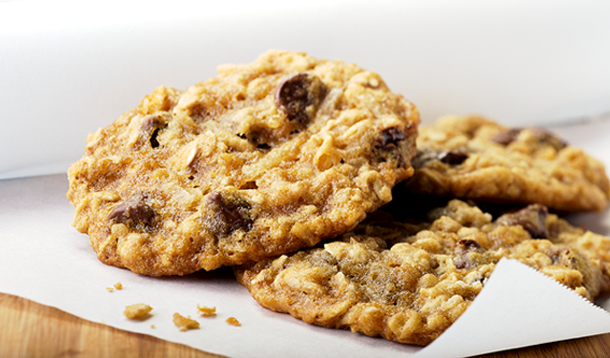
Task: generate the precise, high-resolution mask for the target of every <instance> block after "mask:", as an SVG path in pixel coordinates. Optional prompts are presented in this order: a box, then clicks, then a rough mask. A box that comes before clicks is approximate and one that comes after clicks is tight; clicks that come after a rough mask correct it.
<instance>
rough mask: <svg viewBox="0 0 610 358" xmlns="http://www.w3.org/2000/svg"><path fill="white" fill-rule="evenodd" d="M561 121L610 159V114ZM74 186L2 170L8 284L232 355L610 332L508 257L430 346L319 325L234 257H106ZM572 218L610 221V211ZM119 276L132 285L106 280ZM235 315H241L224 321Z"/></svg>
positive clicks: (443, 352)
mask: <svg viewBox="0 0 610 358" xmlns="http://www.w3.org/2000/svg"><path fill="white" fill-rule="evenodd" d="M556 130H557V131H558V132H561V133H562V134H563V135H564V137H565V138H567V139H568V141H570V142H571V143H573V144H578V145H581V146H583V147H585V149H587V150H590V151H591V152H592V153H595V154H600V155H601V156H598V157H600V158H602V159H604V161H605V162H606V163H608V162H609V159H610V155H609V153H610V151H609V148H610V145H609V144H608V143H606V142H605V141H604V136H603V135H602V134H601V133H610V122H608V121H598V122H595V123H589V124H586V125H582V126H580V125H579V126H571V127H563V128H556ZM67 188H68V184H67V179H66V176H65V175H54V176H42V177H33V178H26V179H10V180H2V181H0V255H1V256H0V292H5V293H10V294H13V295H18V296H22V297H25V298H28V299H31V300H34V301H36V302H40V303H43V304H46V305H50V306H54V307H57V308H59V309H62V310H64V311H66V312H69V313H71V314H74V315H76V316H79V317H82V318H84V319H87V320H91V321H94V322H100V323H105V324H108V325H110V326H113V327H117V328H120V329H124V330H129V331H133V332H139V333H144V334H149V335H154V336H156V337H159V338H162V339H166V340H169V341H174V342H179V343H183V344H186V345H189V346H192V347H195V348H199V349H202V350H205V351H207V352H212V353H218V354H223V355H227V356H230V357H276V356H290V357H320V356H330V355H337V354H340V355H341V356H350V357H371V356H383V357H399V356H400V357H406V356H409V355H411V354H417V356H421V357H463V356H469V355H475V354H481V353H485V352H492V351H497V350H503V349H510V348H516V347H522V346H527V345H532V344H540V343H546V342H552V341H556V340H564V339H569V338H575V337H582V336H587V335H592V334H597V333H604V332H610V314H608V313H607V311H605V310H602V309H600V308H599V307H597V306H593V305H592V304H591V303H589V302H588V301H586V300H584V299H582V298H581V297H580V296H578V295H576V294H574V293H573V292H572V291H569V290H568V289H566V288H564V287H563V286H560V285H559V284H557V283H556V282H555V281H553V280H552V279H550V278H548V277H546V276H544V275H542V274H540V273H538V272H536V271H534V270H532V269H530V268H528V267H526V266H523V265H521V264H519V263H517V262H514V261H508V260H506V261H503V262H501V263H500V264H499V265H498V267H497V268H496V270H495V271H494V273H493V275H492V277H491V279H490V280H489V281H488V283H487V284H486V286H485V288H484V289H483V291H482V292H481V294H480V295H479V297H477V299H476V300H475V302H474V303H473V305H472V306H471V307H470V308H469V309H468V310H467V311H466V313H465V314H464V315H463V316H462V317H461V318H460V319H459V320H458V321H457V322H456V323H455V324H454V325H453V326H452V327H451V328H450V329H449V330H448V331H447V332H445V334H443V335H442V336H441V337H440V338H439V339H437V340H436V341H435V342H434V343H433V344H431V345H430V346H429V347H427V348H425V349H423V350H422V349H420V348H418V347H413V346H408V345H401V344H396V343H392V342H389V341H386V340H384V339H379V338H370V337H366V336H364V335H361V334H354V333H351V332H349V331H340V330H332V329H326V328H321V327H316V326H311V325H308V324H305V323H303V322H301V321H299V320H297V319H294V318H292V317H291V316H289V315H286V314H279V313H274V312H271V311H269V310H266V309H264V308H262V307H260V306H259V305H258V304H257V303H256V302H255V301H254V300H253V299H252V298H251V297H250V295H249V293H248V292H247V290H246V289H245V288H243V287H241V286H240V285H239V284H238V283H237V282H236V281H235V280H234V278H233V276H232V273H231V271H230V270H228V269H221V270H218V271H213V272H199V273H196V274H194V275H190V276H186V277H164V278H152V277H146V276H139V275H136V274H133V273H132V272H130V271H128V270H124V269H118V268H115V267H110V266H105V265H103V264H101V263H100V262H99V261H98V260H97V258H96V257H95V254H94V252H93V250H92V249H91V247H90V246H89V242H88V237H87V236H86V235H83V234H80V233H78V232H77V231H76V230H75V229H74V228H72V227H71V225H70V224H71V221H72V215H73V208H72V206H71V205H70V204H69V202H68V201H67V199H66V198H65V193H66V191H67ZM570 219H571V220H572V221H573V222H574V223H576V224H579V225H582V224H591V225H590V226H594V227H595V228H596V229H599V230H598V232H600V233H602V234H606V235H608V234H609V233H610V232H609V231H608V227H609V224H610V215H609V212H608V211H605V212H603V213H600V214H581V215H578V216H574V217H571V218H570ZM117 282H121V283H122V284H123V287H124V288H123V289H122V290H115V291H114V292H108V291H107V290H106V287H112V285H114V284H115V283H117ZM605 301H606V300H605V299H601V300H599V302H598V303H600V304H602V305H604V304H607V302H605ZM134 303H147V304H149V305H151V306H152V307H153V311H152V312H151V313H152V315H151V317H150V318H149V319H147V320H145V321H142V322H139V321H130V320H127V319H126V318H125V317H124V316H123V310H124V309H125V306H127V305H130V304H134ZM197 304H201V305H206V306H215V307H216V308H217V313H218V314H217V316H216V317H212V318H201V317H198V315H197ZM174 312H178V313H180V314H182V315H184V316H187V315H190V316H191V317H193V318H196V319H197V320H198V321H199V322H200V324H201V328H200V329H197V330H192V331H188V332H180V331H178V329H177V328H176V327H175V326H174V324H173V323H172V315H173V313H174ZM228 317H235V318H237V319H238V320H239V321H240V322H241V323H242V326H241V327H234V326H231V325H229V324H227V323H225V320H226V319H227V318H228ZM151 325H154V326H155V327H156V328H151Z"/></svg>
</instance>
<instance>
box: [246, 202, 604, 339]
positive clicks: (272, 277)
mask: <svg viewBox="0 0 610 358" xmlns="http://www.w3.org/2000/svg"><path fill="white" fill-rule="evenodd" d="M377 216H378V217H379V215H377ZM602 248H603V249H602ZM609 253H610V238H608V237H604V236H601V235H596V234H593V233H590V232H586V231H584V230H583V229H579V228H575V227H573V226H571V225H570V224H568V223H567V222H566V221H565V220H563V219H559V218H558V217H557V216H556V215H553V214H548V211H547V208H546V207H544V206H542V205H537V204H535V205H531V206H528V207H526V208H524V209H522V210H520V211H517V212H514V213H510V214H505V215H502V216H500V217H499V218H497V219H496V220H495V221H494V220H492V216H491V215H490V214H488V213H484V212H482V211H481V210H480V209H479V208H478V207H472V206H470V205H468V204H466V203H465V202H462V201H459V200H452V201H450V202H449V203H448V204H447V205H446V206H445V207H441V208H437V209H434V210H432V211H430V212H429V213H428V221H426V222H418V223H414V222H411V221H405V222H395V221H392V220H388V218H377V219H375V218H369V219H367V220H365V221H364V222H362V223H360V224H359V225H358V226H357V227H356V228H355V229H354V230H353V231H351V232H349V233H346V234H344V235H342V236H340V237H338V238H337V239H335V240H334V241H329V242H328V241H327V242H325V244H324V245H323V246H322V245H319V246H318V247H316V248H312V249H307V250H301V251H299V252H296V253H293V254H289V255H282V256H279V257H278V258H275V259H266V260H263V261H260V262H257V263H250V264H247V265H244V266H238V267H235V268H234V272H235V275H236V277H237V279H238V281H239V282H240V283H241V284H242V285H244V286H245V287H247V288H248V290H249V291H250V293H251V294H252V296H253V297H254V299H255V300H256V301H257V302H258V303H259V304H261V305H262V306H264V307H266V308H269V309H271V310H273V311H277V312H284V313H289V314H291V315H292V316H294V317H297V318H299V319H302V320H303V321H305V322H308V323H311V324H315V325H320V326H325V327H330V328H339V329H350V330H351V331H352V332H360V333H363V334H366V335H369V336H382V337H384V338H386V339H388V340H392V341H396V342H400V343H408V344H416V345H427V344H429V343H430V342H432V341H433V340H434V339H435V338H436V337H438V336H439V335H440V334H442V333H443V332H444V331H445V330H446V329H447V328H448V327H449V326H450V325H451V324H452V323H453V322H455V320H456V319H457V318H458V317H459V316H460V315H461V314H462V313H464V311H465V310H466V309H467V308H468V306H469V305H470V304H471V303H472V302H473V300H474V299H475V297H476V296H477V295H478V293H479V292H480V291H481V289H482V288H483V286H484V285H485V282H486V280H487V279H488V278H489V276H490V275H491V273H492V271H493V270H494V267H495V265H496V264H497V262H498V261H499V260H500V259H501V258H503V257H506V258H512V259H516V260H519V261H521V262H522V263H524V264H526V265H528V266H531V267H533V268H535V269H537V270H539V271H541V272H542V273H544V274H546V275H548V276H550V277H552V278H554V279H555V280H557V281H558V282H560V283H562V284H563V285H565V286H566V287H568V288H570V289H572V290H574V291H575V292H576V293H578V294H580V295H582V296H583V297H586V298H588V299H592V298H594V297H595V296H597V295H598V294H599V293H600V292H606V291H608V290H610V280H609V278H610V275H609V272H610V271H609V270H608V267H609V264H610V256H609Z"/></svg>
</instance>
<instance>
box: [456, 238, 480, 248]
mask: <svg viewBox="0 0 610 358" xmlns="http://www.w3.org/2000/svg"><path fill="white" fill-rule="evenodd" d="M458 245H460V246H461V247H463V248H465V249H469V250H474V249H480V248H482V247H481V244H479V243H478V242H476V241H474V240H472V239H461V240H460V241H458Z"/></svg>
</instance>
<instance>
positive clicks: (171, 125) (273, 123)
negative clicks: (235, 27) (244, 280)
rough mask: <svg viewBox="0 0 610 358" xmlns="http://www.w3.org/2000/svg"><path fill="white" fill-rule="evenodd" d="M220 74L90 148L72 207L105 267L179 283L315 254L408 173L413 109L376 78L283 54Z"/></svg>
mask: <svg viewBox="0 0 610 358" xmlns="http://www.w3.org/2000/svg"><path fill="white" fill-rule="evenodd" d="M219 73H220V74H219V76H218V77H215V78H212V79H209V80H208V81H206V82H203V83H198V84H196V85H194V86H192V87H190V88H188V89H187V90H185V91H179V90H176V89H173V88H169V87H159V88H157V89H156V90H154V91H153V92H152V93H151V94H150V95H148V96H146V97H145V98H144V99H143V100H142V102H141V103H140V104H139V105H138V106H137V107H136V108H135V109H134V110H132V111H128V112H126V113H125V114H123V115H122V116H121V117H120V118H119V119H117V120H116V121H115V122H114V123H113V124H111V125H109V126H108V127H106V128H103V129H99V130H98V131H97V132H95V133H93V134H91V135H89V137H88V138H87V146H86V150H85V155H84V156H83V158H82V159H80V160H79V161H78V162H76V163H74V164H73V165H72V166H71V167H70V169H69V171H68V177H69V181H70V189H69V191H68V194H67V197H68V199H69V200H70V202H71V203H72V204H73V205H74V206H75V208H76V210H75V215H74V222H73V225H74V226H75V227H76V228H77V229H78V230H79V231H80V232H82V233H87V234H88V235H89V237H90V242H91V246H92V247H93V249H94V250H95V251H96V253H97V256H98V258H99V259H100V260H101V261H102V262H104V263H106V264H109V265H114V266H118V267H126V268H128V269H130V270H132V271H134V272H137V273H140V274H146V275H152V276H161V275H184V274H188V273H192V272H194V271H197V270H200V269H205V270H212V269H215V268H218V267H220V266H223V265H238V264H243V263H246V262H248V261H252V260H260V259H264V258H267V257H272V256H276V255H280V254H283V253H287V252H292V251H295V250H297V249H300V248H303V247H310V246H313V245H315V244H317V243H318V242H319V241H320V240H322V239H325V238H330V237H335V236H337V235H340V234H342V233H344V232H346V231H349V230H351V229H352V228H353V227H354V226H355V225H357V224H358V223H359V222H360V221H362V220H363V219H364V218H365V215H366V213H368V212H372V211H374V210H375V209H377V208H378V207H380V206H381V205H383V204H385V203H387V202H388V201H390V200H391V198H392V196H391V189H392V187H393V186H394V185H395V184H396V183H398V182H399V181H402V180H404V179H407V178H408V177H410V176H411V175H412V173H413V169H412V167H411V164H410V163H411V159H412V158H413V157H414V155H415V138H416V136H417V126H418V123H419V114H418V111H417V109H416V108H415V106H413V105H412V104H411V103H409V102H408V101H406V100H405V99H403V97H402V96H400V95H397V94H394V93H392V92H390V90H389V89H388V87H387V86H386V84H385V83H384V81H383V80H382V79H381V78H380V77H379V75H378V74H376V73H374V72H370V71H366V70H363V69H361V68H359V67H357V66H356V65H354V64H349V63H344V62H341V61H325V60H317V59H314V58H313V57H311V56H308V55H306V54H303V53H295V52H284V51H269V52H267V53H265V54H263V55H261V56H260V57H259V58H258V59H257V60H256V61H255V62H254V63H252V64H248V65H224V66H220V67H219Z"/></svg>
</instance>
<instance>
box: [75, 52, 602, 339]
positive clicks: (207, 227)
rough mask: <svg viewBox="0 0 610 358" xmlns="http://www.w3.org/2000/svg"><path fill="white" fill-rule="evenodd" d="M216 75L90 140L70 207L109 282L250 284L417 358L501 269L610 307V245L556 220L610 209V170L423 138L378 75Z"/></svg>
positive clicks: (474, 126) (504, 145)
mask: <svg viewBox="0 0 610 358" xmlns="http://www.w3.org/2000/svg"><path fill="white" fill-rule="evenodd" d="M219 73H220V75H219V76H218V77H216V78H213V79H210V80H208V81H206V82H203V83H199V84H196V85H194V86H192V87H190V88H189V89H187V90H186V91H178V90H176V89H173V88H167V87H159V88H157V89H156V90H155V91H153V93H152V94H150V95H148V96H146V97H145V98H144V100H142V102H141V103H140V104H139V105H138V107H137V108H135V109H134V110H132V111H129V112H126V113H125V114H123V115H122V116H121V117H120V118H119V119H117V120H116V121H115V122H114V123H113V124H112V125H110V126H108V127H106V128H103V129H99V130H98V131H97V132H96V133H93V134H91V135H90V136H89V137H88V138H87V146H86V151H85V155H84V156H83V158H82V159H81V160H79V161H78V162H76V163H74V164H73V165H72V166H71V167H70V169H69V172H68V176H69V180H70V189H69V191H68V195H67V196H68V199H69V200H70V201H71V202H72V204H73V205H74V206H75V208H76V210H75V217H74V226H75V227H76V228H77V229H78V230H79V231H80V232H83V233H87V234H88V235H89V237H90V242H91V245H92V247H93V249H94V250H95V251H96V253H97V256H98V258H99V259H100V260H101V261H102V262H104V263H106V264H109V265H114V266H118V267H125V268H128V269H130V270H132V271H134V272H136V273H140V274H145V275H151V276H161V275H185V274H189V273H192V272H195V271H197V270H200V269H204V270H212V269H215V268H218V267H220V266H234V267H235V274H236V277H237V279H238V280H239V282H240V283H242V284H243V285H244V286H246V287H247V288H248V289H249V290H250V292H251V293H252V295H253V297H254V298H255V299H256V300H257V301H258V302H259V303H260V304H261V305H263V306H265V307H267V308H270V309H272V310H275V311H278V312H287V313H290V314H291V315H293V316H295V317H298V318H300V319H303V320H304V321H306V322H309V323H313V324H317V325H322V326H327V327H334V328H349V329H351V330H352V331H355V332H362V333H364V334H367V335H371V336H378V335H380V336H383V337H385V338H387V339H390V340H394V341H397V342H402V343H410V344H418V345H425V344H428V343H429V342H431V341H432V340H434V338H436V337H437V336H438V335H440V334H441V333H442V332H443V331H444V330H445V329H446V328H447V327H449V325H451V323H452V322H454V321H455V319H457V317H459V315H460V314H461V313H462V312H464V311H465V310H466V308H467V307H468V306H469V305H470V303H471V302H472V301H473V300H474V298H475V297H476V295H477V294H478V292H480V290H481V288H482V287H483V285H484V284H485V281H486V280H487V278H488V277H489V275H490V274H491V272H492V271H493V268H494V266H495V264H496V263H497V262H498V261H499V260H500V259H501V258H502V257H509V258H515V259H518V260H520V261H521V262H523V263H525V264H527V265H529V266H532V267H534V268H536V269H538V270H540V271H542V272H544V273H546V274H547V275H550V276H551V277H553V278H555V279H556V280H558V281H559V282H561V283H563V284H565V285H566V286H568V287H569V288H571V289H573V290H575V291H576V292H577V293H579V294H581V295H583V296H584V297H587V298H589V299H591V298H593V297H595V296H596V295H598V294H599V293H600V292H604V291H607V290H609V289H610V256H609V252H610V251H609V249H610V239H609V238H607V237H603V236H600V235H596V234H593V233H590V232H586V231H585V230H583V229H580V228H575V227H572V226H571V225H570V224H568V223H567V221H565V220H563V219H560V218H559V217H558V216H557V215H555V214H549V212H548V210H549V209H550V210H553V211H558V212H561V213H566V212H576V211H584V210H601V209H603V208H604V207H605V206H606V204H607V202H608V198H609V197H610V189H609V187H610V186H609V184H608V178H607V177H606V174H605V169H604V167H603V165H602V164H601V163H600V162H598V161H596V160H594V159H592V158H590V157H589V156H588V155H586V154H585V153H583V152H582V151H581V150H579V149H577V148H574V147H571V146H569V145H567V144H566V143H565V142H563V141H562V140H561V139H559V138H557V137H555V136H554V135H552V134H550V133H548V132H546V131H543V130H541V129H537V128H524V129H508V128H504V127H502V126H500V125H498V124H495V123H493V122H491V121H489V120H486V119H484V118H479V117H467V118H458V117H447V118H444V119H442V120H440V121H439V122H438V123H436V124H435V125H433V126H430V127H419V135H418V126H419V114H418V111H417V108H416V107H415V106H414V105H413V104H411V103H410V102H408V101H407V100H405V99H404V98H403V97H402V96H400V95H398V94H394V93H392V92H391V91H390V90H389V89H388V87H387V86H386V84H385V83H384V82H383V80H382V79H381V78H380V76H379V75H377V74H376V73H374V72H370V71H365V70H363V69H361V68H359V67H357V66H355V65H353V64H348V63H344V62H341V61H325V60H317V59H314V58H313V57H311V56H308V55H306V54H303V53H294V52H285V51H269V52H267V53H265V54H263V55H261V56H260V57H259V58H258V59H257V60H256V61H255V62H254V63H252V64H248V65H224V66H221V67H219ZM392 198H394V199H393V200H392ZM458 198H459V199H461V200H458ZM432 203H441V204H440V205H439V207H438V208H429V206H430V205H431V204H432ZM384 205H385V206H384ZM476 205H480V206H481V207H482V208H483V209H485V210H486V211H492V212H493V213H494V214H495V213H497V215H496V219H495V220H494V217H493V216H492V215H491V214H490V213H486V212H483V211H482V210H481V209H480V208H479V207H477V206H476ZM382 206H384V207H383V208H381V210H378V209H379V208H380V207H382ZM487 209H489V210H487ZM492 209H493V210H492ZM367 215H368V217H367Z"/></svg>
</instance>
